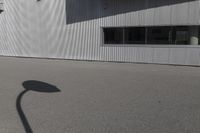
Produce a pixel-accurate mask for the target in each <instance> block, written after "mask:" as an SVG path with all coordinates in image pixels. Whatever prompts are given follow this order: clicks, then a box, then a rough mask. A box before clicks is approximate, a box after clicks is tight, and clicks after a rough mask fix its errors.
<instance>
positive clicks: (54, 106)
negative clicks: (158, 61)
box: [0, 57, 200, 133]
mask: <svg viewBox="0 0 200 133" xmlns="http://www.w3.org/2000/svg"><path fill="white" fill-rule="evenodd" d="M29 80H37V81H42V82H46V83H49V84H51V85H55V86H56V87H57V88H59V89H60V92H58V93H42V92H35V91H29V92H27V93H26V94H24V95H23V97H22V99H21V107H22V109H23V111H24V114H25V116H26V118H27V120H28V122H29V124H30V126H31V129H32V131H33V132H34V133H199V132H200V67H187V66H165V65H152V64H129V63H127V64H124V63H120V64H118V63H105V62H84V61H68V60H46V59H29V58H26V59H24V58H12V57H0V133H25V130H24V128H23V125H22V122H21V120H20V117H19V114H18V112H17V109H16V100H17V97H18V96H19V94H20V93H21V92H22V91H23V90H24V89H25V88H24V87H23V85H22V83H23V82H24V81H29Z"/></svg>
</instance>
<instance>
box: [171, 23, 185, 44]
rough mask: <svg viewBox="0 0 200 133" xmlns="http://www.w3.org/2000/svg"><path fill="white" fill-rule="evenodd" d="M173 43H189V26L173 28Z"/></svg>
mask: <svg viewBox="0 0 200 133" xmlns="http://www.w3.org/2000/svg"><path fill="white" fill-rule="evenodd" d="M173 29H174V30H173V37H172V38H173V43H174V44H180V45H181V44H189V30H188V29H189V28H188V27H186V26H179V27H174V28H173Z"/></svg>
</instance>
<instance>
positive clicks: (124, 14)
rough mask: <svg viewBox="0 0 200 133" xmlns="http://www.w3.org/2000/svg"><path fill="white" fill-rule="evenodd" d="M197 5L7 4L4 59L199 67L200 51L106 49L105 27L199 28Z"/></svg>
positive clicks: (0, 19) (180, 1)
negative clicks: (41, 58)
mask: <svg viewBox="0 0 200 133" xmlns="http://www.w3.org/2000/svg"><path fill="white" fill-rule="evenodd" d="M199 3H200V1H199V0H41V1H40V2H37V1H36V0H6V1H4V9H5V11H4V12H3V13H2V14H0V54H1V55H8V56H25V57H44V58H65V59H81V60H102V61H124V62H146V63H164V64H184V65H186V64H187V65H200V48H199V47H198V46H175V47H173V46H144V47H141V46H124V47H122V46H102V38H101V37H102V36H101V32H102V30H101V27H115V26H120V27H121V26H145V25H199V24H200V21H199V20H200V19H199V17H200V14H199V13H200V10H199V9H200V6H199Z"/></svg>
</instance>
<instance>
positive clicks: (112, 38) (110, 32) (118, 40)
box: [103, 28, 123, 44]
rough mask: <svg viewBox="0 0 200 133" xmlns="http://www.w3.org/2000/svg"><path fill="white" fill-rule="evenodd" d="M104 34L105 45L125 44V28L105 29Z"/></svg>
mask: <svg viewBox="0 0 200 133" xmlns="http://www.w3.org/2000/svg"><path fill="white" fill-rule="evenodd" d="M103 32H104V43H105V44H123V28H105V29H104V30H103Z"/></svg>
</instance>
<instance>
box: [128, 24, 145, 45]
mask: <svg viewBox="0 0 200 133" xmlns="http://www.w3.org/2000/svg"><path fill="white" fill-rule="evenodd" d="M125 44H145V28H144V27H132V28H125Z"/></svg>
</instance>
